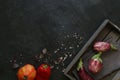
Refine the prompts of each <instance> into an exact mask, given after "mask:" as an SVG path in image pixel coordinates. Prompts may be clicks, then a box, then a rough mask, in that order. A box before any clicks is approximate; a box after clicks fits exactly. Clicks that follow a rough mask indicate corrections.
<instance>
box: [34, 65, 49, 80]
mask: <svg viewBox="0 0 120 80" xmlns="http://www.w3.org/2000/svg"><path fill="white" fill-rule="evenodd" d="M50 75H51V68H50V66H48V65H47V64H41V65H40V66H39V67H38V69H37V77H36V80H49V78H50Z"/></svg>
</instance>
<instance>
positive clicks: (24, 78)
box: [17, 64, 36, 80]
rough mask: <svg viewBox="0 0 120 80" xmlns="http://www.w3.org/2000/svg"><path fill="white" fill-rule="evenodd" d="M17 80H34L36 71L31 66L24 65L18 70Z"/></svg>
mask: <svg viewBox="0 0 120 80" xmlns="http://www.w3.org/2000/svg"><path fill="white" fill-rule="evenodd" d="M17 76H18V80H34V79H35V77H36V70H35V68H34V66H33V65H31V64H26V65H24V66H23V67H21V68H20V69H19V70H18V73H17Z"/></svg>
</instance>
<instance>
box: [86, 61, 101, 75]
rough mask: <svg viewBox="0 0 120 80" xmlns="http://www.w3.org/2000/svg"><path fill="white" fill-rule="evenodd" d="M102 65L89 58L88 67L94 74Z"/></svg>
mask: <svg viewBox="0 0 120 80" xmlns="http://www.w3.org/2000/svg"><path fill="white" fill-rule="evenodd" d="M102 67H103V64H102V63H101V62H100V61H98V60H97V59H90V61H89V66H88V68H89V70H90V71H91V72H92V73H94V74H96V73H98V72H100V71H101V70H102Z"/></svg>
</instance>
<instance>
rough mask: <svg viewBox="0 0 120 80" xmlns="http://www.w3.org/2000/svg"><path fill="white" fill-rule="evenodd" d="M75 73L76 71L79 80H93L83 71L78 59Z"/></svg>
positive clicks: (83, 68) (81, 63)
mask: <svg viewBox="0 0 120 80" xmlns="http://www.w3.org/2000/svg"><path fill="white" fill-rule="evenodd" d="M77 71H78V74H79V77H80V78H81V80H94V79H93V78H92V77H91V76H90V75H89V74H88V73H87V71H86V70H85V67H84V66H83V62H82V59H80V61H79V63H78V67H77Z"/></svg>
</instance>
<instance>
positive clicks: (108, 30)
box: [64, 19, 120, 80]
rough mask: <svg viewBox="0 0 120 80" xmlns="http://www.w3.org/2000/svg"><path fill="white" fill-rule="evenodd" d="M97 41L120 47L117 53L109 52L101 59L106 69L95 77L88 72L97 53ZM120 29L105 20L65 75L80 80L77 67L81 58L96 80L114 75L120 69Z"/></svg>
mask: <svg viewBox="0 0 120 80" xmlns="http://www.w3.org/2000/svg"><path fill="white" fill-rule="evenodd" d="M96 41H106V42H110V43H112V44H113V45H115V46H116V47H118V50H117V51H108V52H106V53H104V54H103V55H102V56H101V57H102V60H103V64H104V68H103V70H102V71H101V72H100V73H98V74H96V75H93V74H91V73H90V72H89V70H88V60H89V59H90V58H91V57H92V56H93V55H94V54H95V53H96V52H95V51H93V44H94V42H96ZM119 47H120V28H119V27H117V26H116V25H115V24H113V23H112V22H111V21H109V20H108V19H107V20H105V21H104V22H103V23H102V24H101V25H100V27H99V28H98V29H97V31H96V32H95V33H94V34H93V36H92V37H91V38H90V39H89V40H88V42H87V43H86V44H85V45H84V47H83V48H82V49H81V51H80V52H79V53H78V54H77V55H76V56H75V58H74V59H73V60H72V62H71V63H70V64H69V65H68V67H67V68H66V70H65V72H64V74H65V75H66V76H67V77H68V78H70V79H71V80H80V79H79V78H77V77H78V75H77V74H76V67H77V64H78V61H79V58H80V57H82V59H83V62H84V66H85V68H86V70H87V71H88V73H89V74H90V75H91V76H93V77H94V79H95V80H100V79H102V78H103V77H105V76H107V75H108V74H110V73H112V72H113V71H115V70H118V69H119V68H120V62H119V61H120V49H119Z"/></svg>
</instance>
